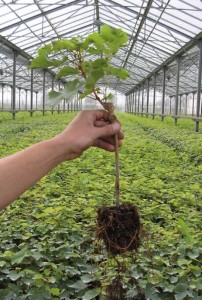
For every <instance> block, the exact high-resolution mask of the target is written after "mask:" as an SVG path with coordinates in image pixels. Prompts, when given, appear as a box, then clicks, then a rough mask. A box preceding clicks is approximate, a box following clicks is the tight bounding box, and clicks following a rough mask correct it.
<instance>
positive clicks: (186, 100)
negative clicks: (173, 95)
mask: <svg viewBox="0 0 202 300" xmlns="http://www.w3.org/2000/svg"><path fill="white" fill-rule="evenodd" d="M185 96H186V98H185V115H187V102H188V94H185Z"/></svg>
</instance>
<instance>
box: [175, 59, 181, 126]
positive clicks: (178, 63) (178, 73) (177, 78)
mask: <svg viewBox="0 0 202 300" xmlns="http://www.w3.org/2000/svg"><path fill="white" fill-rule="evenodd" d="M176 61H177V77H176V93H175V124H177V115H178V96H179V82H180V61H181V57H180V56H179V57H177V59H176Z"/></svg>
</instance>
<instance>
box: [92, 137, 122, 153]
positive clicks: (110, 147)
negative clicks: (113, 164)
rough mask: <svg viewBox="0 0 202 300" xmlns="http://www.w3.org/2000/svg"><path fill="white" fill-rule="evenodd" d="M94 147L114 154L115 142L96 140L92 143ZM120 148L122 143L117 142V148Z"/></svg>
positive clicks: (110, 139) (111, 139)
mask: <svg viewBox="0 0 202 300" xmlns="http://www.w3.org/2000/svg"><path fill="white" fill-rule="evenodd" d="M93 146H94V147H98V148H101V149H103V150H107V151H110V152H114V151H115V142H114V138H108V139H97V140H96V141H95V142H94V145H93ZM121 146H122V141H121V140H119V141H118V147H119V148H120V147H121Z"/></svg>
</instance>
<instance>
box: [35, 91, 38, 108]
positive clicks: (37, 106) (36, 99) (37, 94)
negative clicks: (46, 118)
mask: <svg viewBox="0 0 202 300" xmlns="http://www.w3.org/2000/svg"><path fill="white" fill-rule="evenodd" d="M35 94H36V110H37V109H38V92H35Z"/></svg>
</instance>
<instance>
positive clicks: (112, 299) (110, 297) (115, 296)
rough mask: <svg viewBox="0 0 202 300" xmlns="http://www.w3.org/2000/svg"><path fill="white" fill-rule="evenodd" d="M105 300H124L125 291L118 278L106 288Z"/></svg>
mask: <svg viewBox="0 0 202 300" xmlns="http://www.w3.org/2000/svg"><path fill="white" fill-rule="evenodd" d="M106 293H107V300H120V299H121V300H124V299H125V296H126V291H125V289H124V288H123V286H122V283H121V282H120V280H119V279H118V278H115V279H114V280H113V281H112V282H111V284H110V285H109V286H108V287H107V290H106Z"/></svg>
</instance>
